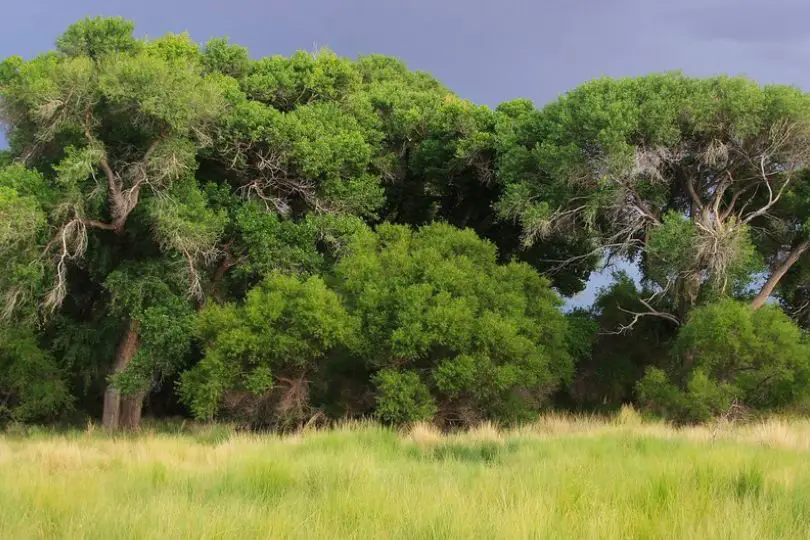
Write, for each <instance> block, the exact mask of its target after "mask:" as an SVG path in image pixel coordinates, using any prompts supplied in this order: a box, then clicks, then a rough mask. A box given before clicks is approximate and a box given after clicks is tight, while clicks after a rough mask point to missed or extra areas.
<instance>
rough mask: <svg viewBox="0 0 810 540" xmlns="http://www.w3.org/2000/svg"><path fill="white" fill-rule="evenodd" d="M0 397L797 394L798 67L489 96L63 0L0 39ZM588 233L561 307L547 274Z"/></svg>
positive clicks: (804, 287) (229, 409)
mask: <svg viewBox="0 0 810 540" xmlns="http://www.w3.org/2000/svg"><path fill="white" fill-rule="evenodd" d="M0 113H2V120H3V123H4V125H5V126H6V128H7V133H8V140H9V145H10V149H9V150H8V151H5V152H3V153H0V256H2V260H3V261H4V263H3V264H4V267H3V272H2V273H0V293H2V322H0V423H6V422H75V421H80V420H83V419H85V418H87V417H90V418H96V419H100V420H101V421H102V422H103V424H104V425H105V426H107V427H110V428H133V427H137V426H138V425H139V423H140V420H141V415H142V413H143V412H144V411H145V412H146V413H147V414H151V415H153V416H169V415H171V416H175V415H191V416H193V417H196V418H200V419H212V418H221V419H228V420H232V421H237V422H240V423H244V424H249V425H252V426H255V427H275V428H286V427H293V426H297V425H300V424H301V423H303V422H306V421H309V420H310V419H313V418H323V419H335V418H347V417H348V418H352V417H371V416H373V417H376V418H379V419H380V420H381V421H384V422H389V423H394V424H399V423H404V422H409V421H414V420H430V421H434V422H436V423H438V424H440V425H443V426H446V427H451V426H458V425H469V424H472V423H475V422H477V421H480V420H484V419H491V420H495V421H499V422H506V423H509V422H519V421H521V420H524V419H529V418H531V417H532V415H534V414H536V413H537V412H538V411H540V410H543V409H545V408H548V407H560V408H566V409H574V410H591V411H592V410H609V409H612V408H615V407H618V406H620V405H621V404H623V403H628V402H633V403H636V404H637V405H638V406H640V407H643V408H645V409H646V410H648V411H650V412H653V413H657V414H661V415H664V416H666V417H668V418H671V419H673V420H676V421H699V420H703V419H706V418H709V417H711V416H712V415H715V414H718V413H722V412H723V411H726V410H728V409H729V407H730V406H731V405H732V404H733V403H737V404H741V405H744V406H747V407H752V408H756V409H760V410H779V409H784V408H794V409H799V410H800V409H801V408H802V407H803V406H805V405H808V404H810V401H808V398H810V346H808V341H807V338H806V335H805V331H804V328H805V327H806V326H807V325H808V324H810V317H809V316H808V314H810V308H808V306H810V275H808V271H810V267H809V266H808V264H807V263H808V261H807V259H806V255H805V254H806V252H807V250H808V248H810V234H808V233H810V229H809V228H808V227H809V226H810V221H808V218H810V174H808V158H809V157H810V96H808V95H807V94H805V93H803V92H802V91H800V90H798V89H795V88H792V87H787V86H760V85H758V84H756V83H755V82H752V81H749V80H746V79H744V78H731V77H715V78H709V79H693V78H688V77H685V76H683V75H681V74H678V73H669V74H660V75H650V76H646V77H640V78H633V79H619V80H615V79H600V80H595V81H592V82H588V83H585V84H584V85H582V86H580V87H579V88H577V89H575V90H573V91H571V92H569V93H568V94H566V95H565V96H563V97H561V98H560V99H558V100H557V101H555V102H553V103H551V104H549V105H547V106H545V107H543V108H541V109H538V108H536V107H535V106H534V105H533V104H532V103H531V102H530V101H528V100H515V101H510V102H507V103H503V104H501V105H499V106H498V107H496V108H495V109H491V108H488V107H483V106H478V105H475V104H473V103H470V102H468V101H465V100H464V99H462V98H460V97H458V96H456V95H455V94H453V93H452V92H451V91H450V90H449V89H447V88H445V87H444V86H443V85H442V84H441V83H440V82H438V81H436V80H435V79H434V78H432V77H431V76H429V75H427V74H425V73H420V72H413V71H409V70H408V69H407V68H406V67H405V66H404V64H402V63H401V62H400V61H398V60H396V59H394V58H389V57H384V56H377V55H372V56H365V57H360V58H358V59H356V60H349V59H345V58H340V57H338V56H336V55H335V54H333V53H332V52H330V51H328V50H319V51H316V52H313V53H305V52H299V53H296V54H294V55H293V56H291V57H289V58H286V57H281V56H273V57H265V58H260V59H251V58H250V56H249V55H248V52H247V50H245V49H244V48H243V47H240V46H238V45H234V44H231V43H229V42H228V41H227V40H225V39H214V40H211V41H209V42H208V43H206V44H205V45H203V46H199V45H198V44H196V43H195V42H193V41H192V40H191V38H190V37H189V36H187V35H185V34H180V35H174V34H170V35H166V36H164V37H161V38H158V39H151V40H145V39H144V40H141V39H135V38H134V37H133V25H132V24H131V23H130V22H128V21H125V20H123V19H118V18H96V19H85V20H83V21H80V22H78V23H76V24H74V25H73V26H71V27H70V28H68V30H67V31H66V32H65V33H64V34H63V35H62V36H61V37H59V38H58V39H57V41H56V50H54V51H53V52H49V53H46V54H43V55H40V56H38V57H36V58H33V59H30V60H23V59H22V58H20V57H11V58H8V59H6V60H5V61H3V62H2V64H0ZM614 260H626V261H631V262H632V263H634V264H635V265H637V266H638V268H639V272H640V274H641V281H640V285H639V284H636V283H635V282H634V281H633V280H632V279H630V277H628V276H626V275H622V274H616V275H615V276H614V277H615V279H614V282H613V283H612V284H611V285H609V286H606V287H605V289H604V290H603V291H602V292H601V294H600V295H599V297H598V299H597V301H596V303H595V304H594V305H593V306H592V307H590V308H588V309H576V310H573V311H570V312H567V311H566V310H564V308H563V306H564V302H563V299H562V298H563V297H570V296H572V295H574V294H576V293H577V292H579V291H581V290H582V289H583V288H584V286H585V284H586V282H587V280H588V279H589V277H590V275H591V274H592V273H593V272H594V271H596V270H598V269H600V268H602V267H603V265H605V264H608V263H609V262H611V261H614Z"/></svg>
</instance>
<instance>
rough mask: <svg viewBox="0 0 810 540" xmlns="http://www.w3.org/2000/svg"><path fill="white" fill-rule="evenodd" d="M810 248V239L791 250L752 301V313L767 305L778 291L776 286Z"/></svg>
mask: <svg viewBox="0 0 810 540" xmlns="http://www.w3.org/2000/svg"><path fill="white" fill-rule="evenodd" d="M808 248H810V238H808V239H807V240H805V241H803V242H802V243H801V244H799V245H797V246H796V247H794V248H793V249H792V250H790V253H789V254H788V256H787V258H786V259H785V260H784V261H783V262H782V264H780V265H779V266H777V267H776V268H775V269H774V271H773V272H772V273H771V276H770V277H769V278H768V281H766V282H765V285H763V286H762V289H760V291H759V293H758V294H757V295H756V297H755V298H754V299H753V300H752V301H751V310H752V311H756V310H758V309H759V308H761V307H762V306H764V305H765V302H767V301H768V298H770V297H771V294H773V291H774V289H776V286H777V285H779V282H780V281H781V280H782V277H784V275H785V274H786V273H787V271H788V270H790V267H791V266H793V265H794V264H796V262H798V260H799V259H800V258H801V256H802V255H803V254H804V252H805V251H807V249H808Z"/></svg>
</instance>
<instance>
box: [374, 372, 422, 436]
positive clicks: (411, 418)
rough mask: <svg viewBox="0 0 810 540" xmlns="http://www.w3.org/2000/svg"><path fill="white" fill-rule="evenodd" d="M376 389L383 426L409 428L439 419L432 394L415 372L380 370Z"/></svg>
mask: <svg viewBox="0 0 810 540" xmlns="http://www.w3.org/2000/svg"><path fill="white" fill-rule="evenodd" d="M374 385H375V386H376V388H377V416H378V417H379V418H380V420H382V421H383V422H388V423H392V424H406V423H410V422H419V421H424V420H431V419H432V418H433V417H434V416H435V415H436V404H435V403H434V402H433V398H431V397H430V390H429V389H428V387H427V386H425V384H424V383H423V382H422V381H421V380H420V379H419V375H418V374H416V373H414V372H412V371H406V372H399V371H395V370H393V369H383V370H380V371H379V372H378V373H377V374H376V375H375V376H374Z"/></svg>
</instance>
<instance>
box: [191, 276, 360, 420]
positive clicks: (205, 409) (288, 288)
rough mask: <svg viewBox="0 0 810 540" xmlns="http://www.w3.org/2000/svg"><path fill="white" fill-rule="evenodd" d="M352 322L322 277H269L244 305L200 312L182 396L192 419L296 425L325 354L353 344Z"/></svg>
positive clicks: (230, 305)
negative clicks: (221, 415) (199, 349)
mask: <svg viewBox="0 0 810 540" xmlns="http://www.w3.org/2000/svg"><path fill="white" fill-rule="evenodd" d="M355 326H356V325H355V322H354V320H353V319H352V318H351V317H350V316H349V315H348V313H347V312H346V310H345V309H344V307H343V305H342V304H341V301H340V298H339V297H338V296H337V295H336V294H335V293H334V292H333V291H331V290H329V289H328V288H327V286H326V284H325V283H324V282H323V280H322V279H320V278H318V277H310V278H306V279H299V278H296V277H294V276H285V275H283V274H280V273H274V274H271V275H269V276H268V277H267V278H265V280H264V281H262V282H261V283H260V284H259V285H258V286H257V287H255V288H253V289H252V290H251V291H250V292H249V293H248V295H247V298H246V299H245V301H244V303H242V304H238V305H237V304H225V305H216V304H212V305H210V306H207V307H206V308H205V309H204V310H203V311H202V312H201V314H200V318H199V321H198V323H197V326H196V328H197V335H198V337H199V339H200V341H201V343H202V346H203V350H204V356H203V359H202V360H201V361H200V363H199V364H197V365H196V366H195V367H194V368H193V369H191V370H189V371H187V372H185V373H184V374H183V377H182V379H181V383H180V395H181V397H182V399H183V400H184V402H185V403H186V404H187V405H188V406H189V408H190V409H191V411H192V412H193V414H194V415H195V416H196V417H198V418H203V419H206V418H207V419H210V418H213V417H214V416H216V415H217V413H218V412H219V411H220V410H221V409H222V408H223V407H224V408H225V409H226V412H228V413H230V414H231V415H235V416H236V417H239V418H242V419H246V420H249V421H250V422H252V423H253V424H254V425H255V424H265V425H267V424H275V425H281V426H284V425H287V424H289V423H298V422H301V421H302V420H303V419H304V415H305V414H306V413H307V412H309V410H310V409H309V406H310V403H309V399H308V393H309V392H308V389H309V379H310V378H311V377H313V376H317V373H318V371H319V369H321V365H322V363H323V361H324V359H325V358H326V357H327V355H328V353H329V352H330V350H332V349H334V348H336V347H339V346H347V345H351V344H352V342H353V340H354V339H355V331H356V328H355Z"/></svg>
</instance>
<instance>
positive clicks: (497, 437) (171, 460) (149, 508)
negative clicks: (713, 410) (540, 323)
mask: <svg viewBox="0 0 810 540" xmlns="http://www.w3.org/2000/svg"><path fill="white" fill-rule="evenodd" d="M809 452H810V422H808V421H800V420H795V421H787V420H772V421H768V422H764V423H758V424H753V425H747V426H740V427H734V426H730V427H728V426H727V427H724V428H723V430H722V431H721V432H719V433H718V431H717V430H716V429H714V428H713V427H712V426H706V427H698V428H689V429H682V430H676V429H673V428H671V427H668V426H666V425H663V424H656V423H645V422H642V421H641V419H640V418H638V416H637V415H635V414H634V413H633V412H632V411H624V412H623V413H622V414H620V415H619V416H618V417H617V418H616V419H614V420H612V421H607V420H598V419H589V418H578V419H572V418H568V417H564V416H546V417H543V418H542V419H540V420H539V421H538V422H537V423H536V424H534V425H531V426H525V427H523V428H521V429H517V430H512V431H506V432H504V431H500V430H498V429H497V428H496V427H495V426H492V425H484V426H481V427H479V428H478V429H475V430H471V431H470V432H468V433H462V434H454V435H443V434H441V433H439V432H437V431H436V430H435V429H433V428H432V427H430V426H427V425H419V426H414V427H413V428H412V429H411V430H409V431H407V432H396V431H392V430H387V429H384V428H381V427H379V426H375V425H372V424H350V425H345V426H342V427H339V428H336V429H332V430H328V431H320V432H318V431H312V432H305V433H300V434H297V435H293V436H285V437H279V436H270V435H262V436H257V435H249V434H237V433H233V432H232V431H230V430H227V429H223V428H218V427H211V428H207V429H204V430H201V431H196V432H193V433H180V434H167V433H160V432H149V431H147V432H145V433H142V434H141V435H139V436H136V437H131V436H130V437H118V438H113V437H108V436H105V435H104V434H101V433H98V432H91V431H88V432H84V433H81V432H77V433H67V434H48V433H40V434H30V433H29V434H25V435H6V436H4V437H2V438H0V538H13V539H21V538H99V539H101V538H103V539H113V538H172V539H174V538H229V539H230V538H238V539H242V538H274V539H275V538H329V539H335V538H358V539H360V538H362V539H368V538H386V539H387V538H408V539H412V538H416V539H421V538H461V539H469V538H509V539H513V538H712V539H714V538H733V539H744V538H756V539H763V538H807V537H808V531H810V460H808V458H810V453H809Z"/></svg>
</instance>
